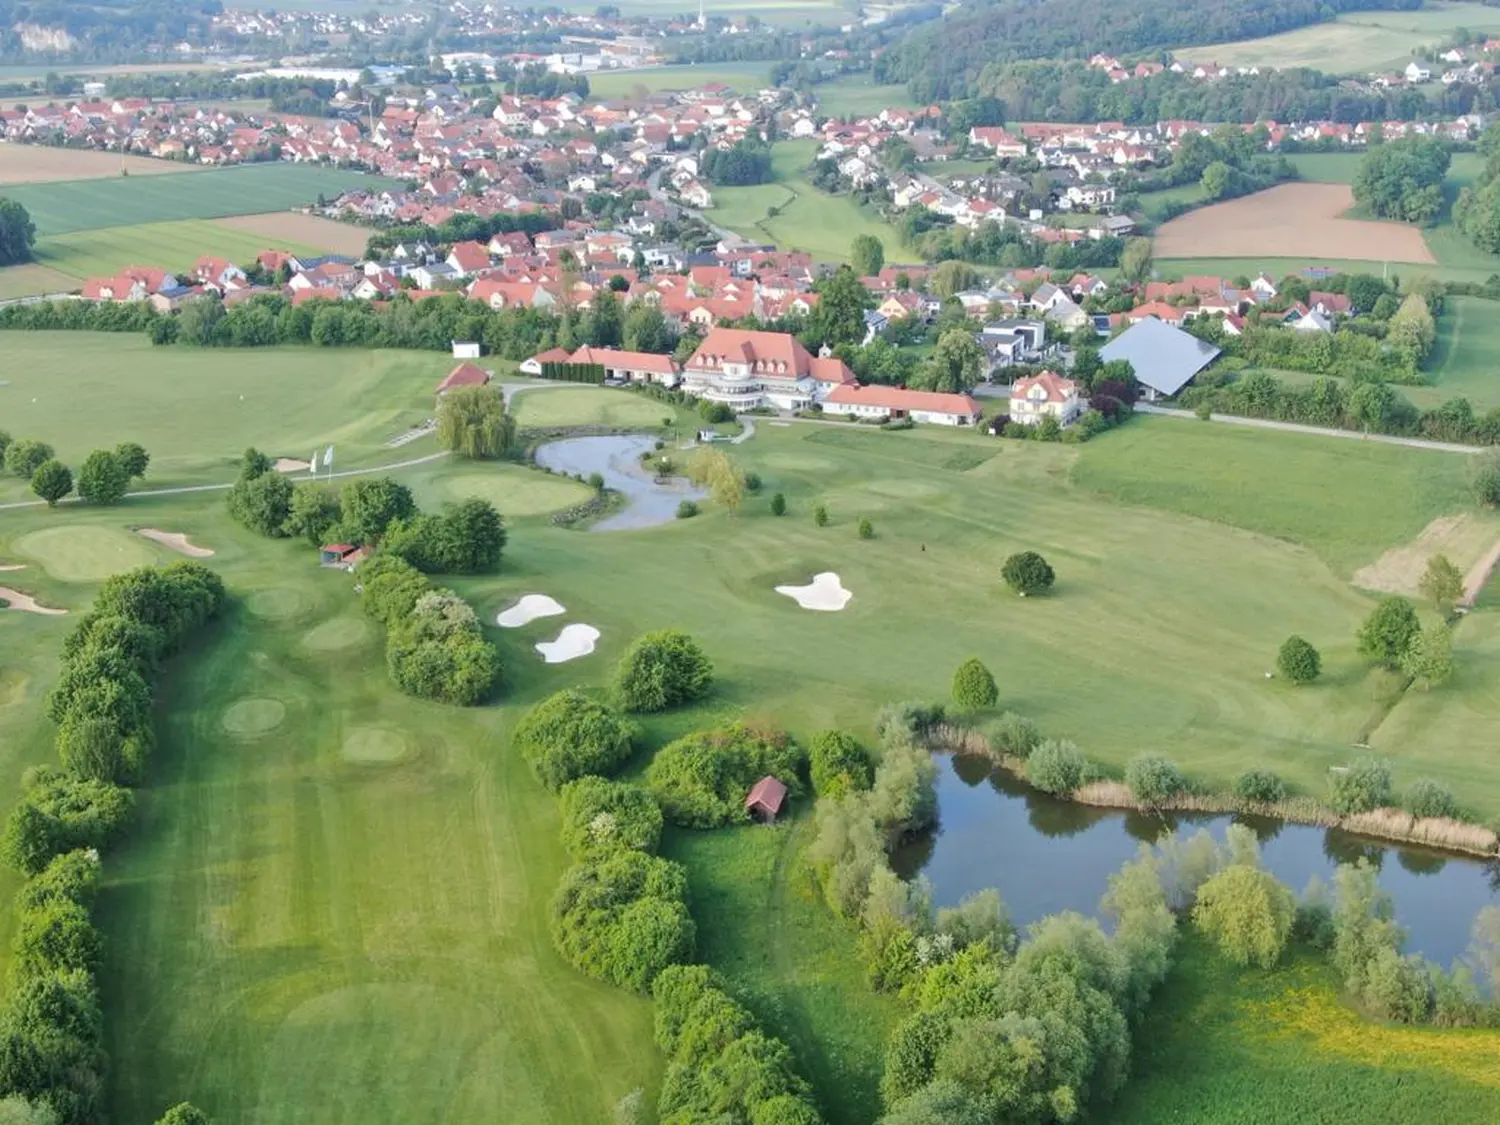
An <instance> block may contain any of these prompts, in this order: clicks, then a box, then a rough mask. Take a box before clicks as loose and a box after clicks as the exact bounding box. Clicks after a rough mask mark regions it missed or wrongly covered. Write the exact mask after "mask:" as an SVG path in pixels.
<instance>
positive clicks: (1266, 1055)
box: [1108, 938, 1500, 1125]
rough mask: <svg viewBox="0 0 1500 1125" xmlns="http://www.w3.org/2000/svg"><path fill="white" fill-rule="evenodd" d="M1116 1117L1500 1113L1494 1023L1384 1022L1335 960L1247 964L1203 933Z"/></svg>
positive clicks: (1381, 1124) (1200, 1121) (1383, 1120)
mask: <svg viewBox="0 0 1500 1125" xmlns="http://www.w3.org/2000/svg"><path fill="white" fill-rule="evenodd" d="M1134 1043H1135V1050H1134V1055H1133V1059H1132V1065H1131V1072H1132V1074H1133V1075H1134V1078H1133V1080H1132V1081H1131V1083H1130V1084H1129V1085H1128V1086H1127V1087H1126V1089H1125V1093H1124V1096H1123V1097H1122V1098H1121V1099H1120V1101H1119V1102H1118V1103H1117V1104H1116V1105H1114V1106H1113V1107H1111V1109H1110V1111H1109V1116H1108V1120H1109V1121H1110V1122H1111V1123H1112V1125H1163V1123H1166V1122H1171V1123H1174V1125H1187V1123H1189V1122H1192V1123H1193V1125H1252V1123H1256V1122H1263V1121H1276V1122H1281V1123H1284V1125H1327V1123H1330V1122H1335V1121H1345V1120H1348V1121H1359V1122H1361V1123H1362V1125H1405V1123H1406V1122H1411V1121H1453V1122H1479V1121H1493V1120H1494V1119H1495V1117H1496V1115H1497V1114H1500V1067H1497V1065H1496V1056H1495V1035H1494V1033H1493V1032H1482V1031H1479V1032H1475V1031H1438V1030H1432V1029H1428V1028H1404V1027H1400V1026H1382V1025H1378V1024H1373V1023H1371V1022H1369V1021H1368V1020H1364V1019H1362V1018H1361V1017H1360V1016H1359V1015H1358V1014H1356V1013H1355V1012H1353V1011H1352V1010H1350V1009H1349V1008H1347V1007H1345V1006H1344V1005H1343V1004H1342V1003H1341V1002H1340V999H1339V990H1338V984H1337V981H1336V980H1335V979H1334V977H1333V974H1332V973H1331V972H1330V971H1329V970H1328V968H1327V965H1326V962H1325V961H1324V959H1323V958H1322V957H1314V956H1313V955H1311V954H1309V953H1306V952H1303V951H1296V952H1294V954H1293V956H1292V958H1291V960H1290V961H1289V962H1287V963H1284V964H1283V965H1281V966H1280V967H1278V968H1276V969H1274V970H1272V971H1270V972H1262V971H1259V970H1255V969H1237V968H1235V967H1234V966H1232V965H1230V964H1228V963H1227V962H1226V961H1225V960H1224V959H1223V958H1221V957H1219V956H1217V955H1216V954H1215V953H1213V952H1211V951H1210V950H1209V949H1207V948H1205V946H1204V945H1203V944H1202V943H1200V942H1198V941H1196V940H1193V939H1191V938H1189V939H1188V940H1186V941H1185V942H1184V943H1183V944H1182V945H1181V946H1180V947H1179V960H1178V964H1177V966H1176V967H1175V968H1174V969H1173V970H1172V972H1171V975H1170V976H1168V978H1167V981H1166V984H1165V985H1163V987H1162V988H1161V990H1160V991H1159V992H1158V993H1157V995H1156V997H1155V999H1154V1000H1153V1002H1152V1007H1151V1012H1150V1014H1149V1015H1148V1016H1147V1017H1146V1020H1145V1023H1144V1025H1143V1026H1142V1028H1141V1030H1140V1031H1139V1032H1138V1033H1137V1034H1136V1036H1135V1039H1134Z"/></svg>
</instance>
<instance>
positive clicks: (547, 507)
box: [432, 465, 593, 518]
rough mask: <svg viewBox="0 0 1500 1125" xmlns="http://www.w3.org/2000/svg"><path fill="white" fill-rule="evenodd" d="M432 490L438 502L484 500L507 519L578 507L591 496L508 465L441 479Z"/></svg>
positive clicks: (581, 487) (543, 475)
mask: <svg viewBox="0 0 1500 1125" xmlns="http://www.w3.org/2000/svg"><path fill="white" fill-rule="evenodd" d="M432 487H433V491H434V492H435V493H436V496H437V499H439V500H443V501H459V500H467V499H469V498H470V497H471V496H477V497H479V498H480V499H481V500H488V501H489V502H490V503H491V504H493V505H495V507H496V508H497V509H498V510H499V512H500V514H501V515H502V516H506V517H509V518H515V517H519V516H544V515H548V514H550V513H552V512H558V511H561V510H562V509H564V508H570V507H572V506H573V505H574V504H582V503H583V502H584V501H585V500H587V499H588V498H589V497H590V496H591V495H593V490H592V489H590V488H589V487H588V486H586V485H582V484H579V483H578V482H577V481H574V480H569V479H568V478H567V477H557V476H549V475H548V474H546V473H540V472H537V471H536V470H534V469H518V468H515V467H514V466H511V465H495V466H493V467H491V468H489V469H481V470H473V469H471V470H469V471H466V472H461V473H455V474H453V475H452V476H442V477H439V478H437V479H436V480H435V481H433V485H432Z"/></svg>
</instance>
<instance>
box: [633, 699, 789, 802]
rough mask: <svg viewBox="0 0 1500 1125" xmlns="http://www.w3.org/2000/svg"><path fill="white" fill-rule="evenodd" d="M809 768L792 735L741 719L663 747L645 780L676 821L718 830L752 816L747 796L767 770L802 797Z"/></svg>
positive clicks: (699, 732)
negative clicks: (748, 808) (744, 721)
mask: <svg viewBox="0 0 1500 1125" xmlns="http://www.w3.org/2000/svg"><path fill="white" fill-rule="evenodd" d="M806 766H807V755H806V753H805V752H804V751H803V749H802V747H800V746H798V745H797V743H795V742H793V741H792V739H791V737H790V736H788V735H786V734H784V733H783V732H781V731H760V730H753V729H751V728H750V727H747V726H744V725H743V724H740V723H736V724H734V725H733V726H728V727H722V728H719V729H717V730H707V731H698V732H696V733H694V734H689V735H687V736H685V737H683V738H679V739H678V740H677V741H675V742H672V743H669V744H668V745H666V746H664V747H662V749H660V750H658V751H657V753H656V757H655V758H654V759H653V760H652V762H651V765H650V767H649V768H648V769H647V770H646V784H647V785H648V786H649V787H650V789H651V792H652V793H654V794H655V795H656V799H657V800H658V801H660V802H661V810H662V813H663V815H664V816H665V817H666V818H667V820H669V821H671V822H672V823H673V824H679V825H682V826H683V827H685V828H717V827H719V826H720V825H723V824H736V823H742V822H743V821H745V820H747V819H748V816H747V814H746V812H745V795H746V794H747V793H748V792H749V791H750V788H751V787H752V786H753V785H754V784H755V783H756V782H757V781H759V780H760V779H761V778H762V777H765V776H766V775H767V774H770V775H772V776H774V777H776V778H777V779H778V780H780V781H781V782H782V783H783V784H785V785H786V787H787V791H788V792H789V793H790V794H791V795H793V796H796V795H798V794H799V793H800V792H801V790H802V775H803V773H804V771H805V769H806Z"/></svg>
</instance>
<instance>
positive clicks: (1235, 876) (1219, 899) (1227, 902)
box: [1193, 864, 1297, 969]
mask: <svg viewBox="0 0 1500 1125" xmlns="http://www.w3.org/2000/svg"><path fill="white" fill-rule="evenodd" d="M1296 913H1297V903H1296V899H1294V898H1293V897H1292V892H1291V891H1289V890H1287V888H1286V887H1284V886H1282V885H1281V883H1279V882H1278V881H1277V880H1276V878H1275V877H1274V876H1273V875H1270V874H1268V873H1267V872H1265V871H1261V870H1259V869H1257V868H1254V867H1250V866H1248V865H1245V864H1235V865H1234V866H1232V867H1226V868H1225V869H1224V870H1223V871H1220V872H1219V873H1218V874H1217V875H1215V876H1213V878H1211V879H1209V880H1208V882H1206V883H1204V884H1203V886H1201V887H1199V888H1198V902H1197V905H1195V906H1194V907H1193V924H1194V925H1195V926H1197V927H1198V929H1199V930H1201V931H1202V932H1203V933H1204V934H1205V935H1206V936H1207V937H1208V938H1209V939H1210V940H1211V941H1213V943H1214V944H1215V945H1217V946H1218V948H1219V952H1220V953H1222V954H1224V956H1226V957H1228V958H1229V959H1230V960H1231V961H1233V962H1234V963H1235V964H1237V965H1256V966H1258V967H1260V968H1262V969H1269V968H1270V967H1271V966H1272V965H1274V964H1276V962H1277V960H1279V959H1280V957H1281V953H1282V951H1283V950H1284V949H1285V948H1286V943H1287V939H1288V938H1289V937H1290V936H1291V933H1292V922H1293V919H1294V918H1295V917H1296Z"/></svg>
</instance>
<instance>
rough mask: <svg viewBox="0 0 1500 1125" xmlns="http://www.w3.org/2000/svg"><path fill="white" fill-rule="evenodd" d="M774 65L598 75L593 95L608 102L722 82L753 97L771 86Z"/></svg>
mask: <svg viewBox="0 0 1500 1125" xmlns="http://www.w3.org/2000/svg"><path fill="white" fill-rule="evenodd" d="M675 10H676V9H674V11H675ZM771 65H772V64H771V63H769V62H741V63H732V62H731V63H708V64H706V65H703V66H655V67H647V68H645V69H640V70H634V69H632V70H614V71H598V72H595V73H593V74H590V75H589V76H588V79H589V93H590V94H591V95H592V96H593V97H594V98H595V99H596V100H606V101H607V100H610V99H613V98H634V97H639V96H640V95H642V94H656V93H660V92H662V91H664V90H696V89H697V88H699V87H700V86H706V85H708V84H709V83H710V82H721V83H723V84H724V85H725V86H728V87H730V88H731V89H733V90H734V91H735V92H736V93H741V94H753V93H755V92H756V91H757V90H759V89H761V88H762V87H764V86H767V85H769V84H770V81H771Z"/></svg>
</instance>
